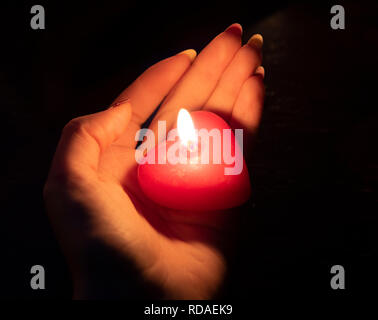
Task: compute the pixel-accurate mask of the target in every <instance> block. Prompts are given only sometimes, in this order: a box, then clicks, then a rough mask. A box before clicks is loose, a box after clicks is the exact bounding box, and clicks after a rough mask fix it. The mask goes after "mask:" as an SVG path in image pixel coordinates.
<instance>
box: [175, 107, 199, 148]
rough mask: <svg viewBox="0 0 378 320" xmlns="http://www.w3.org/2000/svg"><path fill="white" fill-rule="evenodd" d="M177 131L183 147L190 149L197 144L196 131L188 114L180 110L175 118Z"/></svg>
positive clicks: (184, 110)
mask: <svg viewBox="0 0 378 320" xmlns="http://www.w3.org/2000/svg"><path fill="white" fill-rule="evenodd" d="M177 131H178V135H179V137H180V140H181V142H182V144H183V145H185V146H186V147H190V146H191V145H193V144H195V143H196V142H197V137H196V131H195V128H194V123H193V120H192V117H191V116H190V113H189V112H188V110H186V109H183V108H182V109H180V111H179V113H178V116H177Z"/></svg>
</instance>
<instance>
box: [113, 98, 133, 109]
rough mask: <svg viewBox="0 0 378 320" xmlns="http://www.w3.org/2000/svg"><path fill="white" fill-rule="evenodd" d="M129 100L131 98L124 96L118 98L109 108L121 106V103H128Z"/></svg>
mask: <svg viewBox="0 0 378 320" xmlns="http://www.w3.org/2000/svg"><path fill="white" fill-rule="evenodd" d="M128 101H130V99H129V98H123V99H120V100H116V101H114V102H113V103H112V104H111V105H110V107H109V109H110V108H115V107H119V106H121V105H123V104H125V103H127V102H128Z"/></svg>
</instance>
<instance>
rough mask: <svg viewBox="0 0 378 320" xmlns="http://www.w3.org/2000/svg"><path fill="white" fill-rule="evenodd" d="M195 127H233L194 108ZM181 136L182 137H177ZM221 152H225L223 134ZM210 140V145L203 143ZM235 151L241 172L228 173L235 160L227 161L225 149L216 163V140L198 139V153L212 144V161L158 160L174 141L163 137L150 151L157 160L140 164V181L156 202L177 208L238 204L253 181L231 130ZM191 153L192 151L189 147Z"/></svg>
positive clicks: (143, 189) (246, 193)
mask: <svg viewBox="0 0 378 320" xmlns="http://www.w3.org/2000/svg"><path fill="white" fill-rule="evenodd" d="M191 116H192V120H193V123H194V127H195V128H196V129H198V130H199V129H201V128H204V129H207V130H208V131H210V130H211V129H214V128H216V129H219V130H220V132H223V129H230V127H229V125H228V124H227V123H226V122H225V121H224V120H223V119H222V118H221V117H219V116H218V115H216V114H214V113H212V112H208V111H195V112H192V113H191ZM178 139H179V138H178ZM221 139H222V152H223V139H224V137H223V135H221ZM206 142H208V143H209V145H204V143H206ZM230 142H231V148H230V150H231V151H232V152H231V153H232V155H235V153H239V155H240V156H241V161H242V166H243V169H242V170H241V172H240V173H239V174H236V175H226V174H225V171H224V169H225V167H230V168H232V167H234V166H235V164H226V163H225V161H224V157H223V153H222V159H221V162H220V163H219V164H217V163H214V161H212V160H213V156H212V150H213V149H212V147H213V140H212V138H210V139H209V140H208V141H205V142H203V141H202V140H199V144H198V149H197V153H198V156H201V152H202V150H205V149H204V148H209V149H208V150H209V154H210V157H209V159H210V162H209V163H201V162H200V161H198V163H191V161H190V158H189V159H188V163H183V164H182V163H176V164H172V163H170V162H169V161H166V163H164V164H159V163H158V161H157V159H158V153H159V150H158V149H162V150H163V151H162V150H160V152H161V151H162V152H163V154H166V150H169V148H170V146H172V144H174V141H164V142H161V143H159V145H158V146H157V147H155V148H153V149H151V150H149V151H148V152H154V153H155V159H156V161H155V163H144V164H140V165H139V166H138V181H139V184H140V187H141V189H142V191H143V192H144V193H145V195H146V196H147V197H148V198H150V199H151V200H153V201H154V202H156V203H157V204H159V205H161V206H164V207H168V208H172V209H178V210H194V211H209V210H221V209H228V208H232V207H236V206H239V205H241V204H242V203H244V202H245V201H246V200H248V198H249V196H250V191H251V187H250V181H249V174H248V169H247V166H246V164H245V161H244V158H243V156H242V154H241V150H240V147H239V144H238V142H236V141H235V137H234V133H233V132H232V133H231V141H230ZM188 153H189V154H190V151H188Z"/></svg>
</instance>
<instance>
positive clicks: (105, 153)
mask: <svg viewBox="0 0 378 320" xmlns="http://www.w3.org/2000/svg"><path fill="white" fill-rule="evenodd" d="M240 43H241V27H240V26H239V25H237V24H234V25H232V26H230V27H229V28H228V29H227V30H226V31H225V32H223V33H221V34H220V35H218V36H217V37H216V38H215V39H214V40H213V41H212V42H210V43H209V44H208V45H207V46H206V47H205V48H204V49H203V50H202V52H201V53H200V55H199V56H198V57H197V58H195V52H194V51H192V50H188V51H185V52H183V53H181V54H178V55H176V56H173V57H171V58H168V59H165V60H163V61H160V62H158V63H157V64H155V65H154V66H152V67H151V68H149V69H147V70H146V71H145V72H144V73H143V74H142V75H141V76H140V77H139V78H138V79H137V80H135V82H133V83H132V84H131V85H130V86H129V87H128V88H127V89H125V90H124V92H122V94H121V95H120V96H119V97H118V98H117V100H116V103H114V104H113V107H111V108H109V109H107V110H105V111H102V112H99V113H96V114H92V115H88V116H83V117H79V118H76V119H73V120H71V121H70V122H69V123H68V124H67V125H66V126H65V128H64V130H63V133H62V137H61V140H60V142H59V145H58V147H57V150H56V153H55V156H54V160H53V163H52V166H51V170H50V173H49V176H48V179H47V182H46V185H45V188H44V197H45V202H46V207H47V211H48V214H49V217H50V220H51V223H52V225H53V228H54V230H55V232H56V234H57V237H58V240H59V241H60V244H61V246H62V248H63V251H64V254H65V256H66V258H67V260H68V264H69V267H70V270H71V272H72V277H73V284H74V298H109V297H136V296H137V295H138V294H139V293H140V294H143V295H146V294H147V293H148V294H151V295H152V296H153V297H158V298H171V299H201V298H211V297H214V296H215V295H216V294H217V292H218V290H219V288H220V286H221V285H222V282H223V279H224V276H225V272H226V270H227V255H226V249H227V248H229V247H230V244H231V243H230V238H229V234H230V228H231V226H232V225H233V220H234V217H235V216H234V215H232V214H229V212H188V211H182V212H178V211H177V210H172V209H167V208H163V207H161V206H159V205H157V204H155V203H153V202H151V201H150V200H149V199H147V198H146V197H145V195H144V194H143V193H142V192H141V190H140V188H139V184H138V181H137V163H136V161H135V157H134V155H135V147H136V141H135V134H136V132H137V131H138V130H139V129H140V126H141V125H142V124H143V123H144V122H145V121H146V120H147V118H148V117H149V116H150V115H151V113H152V112H153V111H154V110H155V109H156V107H157V106H158V105H159V104H160V103H161V101H163V100H164V102H163V103H162V105H161V107H160V109H159V111H158V112H157V114H156V116H155V118H154V119H153V121H152V123H151V125H150V129H152V130H154V131H155V136H157V121H158V120H166V121H167V128H169V126H170V125H172V124H173V123H174V120H175V118H176V117H177V112H178V109H179V108H181V107H185V108H186V109H188V110H189V111H194V110H199V109H204V110H209V111H213V112H215V113H218V114H219V115H221V116H222V117H223V118H224V119H225V120H226V121H228V122H229V124H230V125H231V127H232V128H234V129H235V128H242V129H244V132H245V135H244V137H245V138H247V141H248V138H251V137H253V136H254V134H255V132H256V129H257V127H258V124H259V121H260V116H261V111H262V106H263V100H264V86H263V82H262V78H263V73H264V70H263V68H262V67H259V66H260V64H261V52H260V49H261V45H262V39H261V38H260V37H259V36H255V37H253V38H252V40H250V43H249V44H247V45H245V46H243V47H241V44H240ZM193 60H194V62H193V63H192V61H193ZM126 99H129V100H126ZM159 138H160V139H161V138H163V137H159Z"/></svg>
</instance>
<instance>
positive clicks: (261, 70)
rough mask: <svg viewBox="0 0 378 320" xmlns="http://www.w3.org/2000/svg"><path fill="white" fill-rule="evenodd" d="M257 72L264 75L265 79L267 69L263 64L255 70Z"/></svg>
mask: <svg viewBox="0 0 378 320" xmlns="http://www.w3.org/2000/svg"><path fill="white" fill-rule="evenodd" d="M255 74H259V75H261V76H262V78H263V79H264V78H265V69H264V67H263V66H259V67H258V68H257V69H256V71H255Z"/></svg>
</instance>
